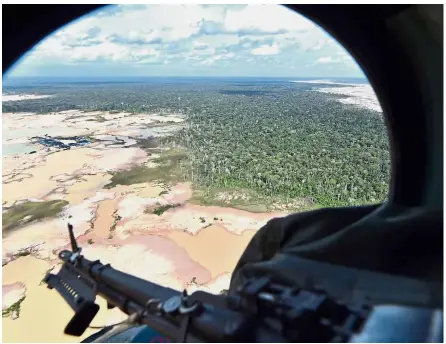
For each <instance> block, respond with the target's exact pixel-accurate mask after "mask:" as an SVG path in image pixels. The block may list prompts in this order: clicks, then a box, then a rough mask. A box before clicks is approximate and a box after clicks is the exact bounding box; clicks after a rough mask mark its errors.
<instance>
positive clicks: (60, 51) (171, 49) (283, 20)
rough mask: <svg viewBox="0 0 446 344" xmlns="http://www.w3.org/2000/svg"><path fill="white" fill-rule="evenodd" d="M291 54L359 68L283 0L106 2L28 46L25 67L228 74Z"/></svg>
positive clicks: (310, 62)
mask: <svg viewBox="0 0 446 344" xmlns="http://www.w3.org/2000/svg"><path fill="white" fill-rule="evenodd" d="M293 59H295V60H297V59H299V64H298V65H296V66H295V68H294V73H297V74H298V73H304V74H305V73H311V74H312V76H316V75H317V73H318V68H319V70H326V69H327V68H328V66H330V65H333V64H336V65H337V66H341V65H342V66H353V67H351V68H350V67H349V68H350V69H351V70H354V68H356V70H358V68H357V66H356V65H354V63H352V59H351V57H350V56H349V55H348V54H346V53H345V51H344V50H343V49H342V48H340V46H339V44H338V43H337V42H335V41H334V40H333V39H332V38H331V37H330V36H329V35H328V34H327V33H326V32H324V31H323V30H322V29H320V28H319V27H318V26H316V25H315V24H313V23H312V22H311V21H309V20H308V19H306V18H304V17H303V16H300V15H298V14H296V13H294V12H293V11H291V10H288V9H286V8H285V7H282V6H278V5H257V4H252V5H237V6H235V5H234V6H232V5H172V4H166V5H118V6H111V7H108V8H106V9H103V10H101V11H99V12H96V13H95V14H93V15H91V16H90V17H85V18H81V19H80V20H78V21H76V22H74V23H72V24H70V25H68V26H66V27H64V28H62V29H61V30H59V31H58V32H56V33H55V34H53V35H52V36H50V37H49V38H48V39H46V40H44V41H43V42H42V43H41V44H39V45H38V46H37V47H36V48H35V49H34V50H33V51H31V52H30V53H29V54H27V57H26V58H25V59H24V62H23V65H26V66H27V68H25V69H23V70H24V71H26V72H28V71H29V70H32V69H33V68H34V70H36V71H37V72H39V71H40V70H46V71H48V70H51V68H46V66H56V67H58V68H54V70H58V71H60V70H63V68H64V66H75V65H76V64H78V65H79V66H80V67H79V70H80V71H82V70H86V69H85V68H87V66H91V67H90V68H91V70H93V71H94V70H95V69H94V66H106V67H103V68H102V67H101V68H102V69H104V70H105V69H106V68H109V71H110V73H111V74H113V73H114V72H115V69H114V68H113V66H115V65H116V66H117V65H119V66H120V67H122V68H127V69H128V70H132V69H134V68H140V67H139V66H142V67H141V68H140V69H138V71H141V70H143V68H145V67H147V66H148V65H150V64H159V65H163V64H166V65H170V66H169V68H172V67H173V66H175V68H177V69H176V72H175V73H176V75H180V74H181V73H180V74H178V70H180V71H181V68H183V69H184V70H185V71H186V70H189V71H190V70H199V69H197V68H198V67H199V66H212V68H214V70H218V68H221V70H222V73H232V74H243V73H245V71H246V70H250V71H251V73H255V71H256V70H257V71H258V72H259V73H261V72H263V71H265V67H269V68H267V70H268V72H269V73H272V74H274V73H276V72H277V73H278V74H280V73H282V74H285V75H286V74H287V71H289V70H290V66H291V64H292V63H293ZM257 64H258V67H256V66H257ZM144 66H145V67H144ZM305 66H307V67H305ZM41 67H42V68H41ZM43 67H45V68H43ZM83 68H84V69H83ZM287 68H288V69H287ZM322 68H325V69H322ZM16 70H20V65H19V66H18V67H17V68H16ZM166 70H167V69H166ZM167 72H168V70H167ZM87 73H88V72H87ZM172 73H173V72H172ZM185 73H186V72H185Z"/></svg>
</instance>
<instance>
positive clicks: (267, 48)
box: [251, 44, 280, 55]
mask: <svg viewBox="0 0 446 344" xmlns="http://www.w3.org/2000/svg"><path fill="white" fill-rule="evenodd" d="M279 52H280V49H279V46H278V45H277V44H273V45H266V44H265V45H262V46H261V47H258V48H255V49H253V50H251V54H252V55H277V54H278V53H279Z"/></svg>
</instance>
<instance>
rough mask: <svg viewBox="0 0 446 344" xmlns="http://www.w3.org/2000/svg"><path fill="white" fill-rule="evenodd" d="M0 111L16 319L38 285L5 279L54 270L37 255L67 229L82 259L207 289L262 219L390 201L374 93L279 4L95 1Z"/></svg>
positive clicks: (49, 46)
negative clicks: (91, 9) (101, 4)
mask: <svg viewBox="0 0 446 344" xmlns="http://www.w3.org/2000/svg"><path fill="white" fill-rule="evenodd" d="M2 110H3V142H2V144H3V157H2V159H3V209H4V212H3V235H4V239H3V251H4V253H3V255H4V257H7V258H4V263H5V259H6V263H7V264H8V265H9V267H8V266H7V267H6V268H7V270H5V269H6V268H4V270H3V273H4V278H5V276H6V279H8V281H10V284H11V286H10V288H9V289H8V290H9V291H10V293H9V291H7V293H9V295H10V297H9V299H8V300H9V301H10V302H9V301H8V302H9V304H8V305H9V306H8V307H9V308H10V309H11V312H10V314H9V313H8V314H9V315H11V317H16V316H19V315H18V313H17V311H15V310H16V309H19V308H20V303H21V301H23V295H25V294H24V293H29V288H34V284H35V283H34V284H32V283H31V282H30V284H29V285H28V284H27V282H26V281H25V284H26V290H25V289H23V285H24V284H23V283H22V282H20V283H19V280H18V277H17V274H20V273H21V272H22V271H24V269H26V271H29V274H30V276H31V277H30V281H31V280H32V276H34V275H32V274H34V272H31V271H35V274H36V275H38V274H43V273H44V272H45V271H46V269H48V268H52V266H48V264H46V263H42V261H41V260H39V259H37V258H35V257H38V256H40V257H42V256H44V257H47V258H48V260H50V261H52V259H54V258H55V257H56V254H57V252H58V250H60V248H61V247H63V246H64V245H66V244H67V243H68V237H67V238H65V237H63V236H61V232H62V230H61V228H63V229H64V228H65V223H66V222H67V221H70V222H72V223H73V225H74V228H75V234H76V236H77V237H78V238H79V240H80V242H81V244H82V246H83V247H84V249H85V253H86V254H87V253H91V254H92V255H94V256H98V257H101V259H102V260H104V261H107V262H110V263H111V265H112V266H115V267H116V268H119V269H123V270H125V271H126V272H128V273H131V274H135V275H137V276H139V277H142V278H145V279H149V280H151V281H153V282H155V283H160V284H162V285H165V286H168V287H171V288H175V289H179V290H181V289H182V288H184V287H186V288H188V289H190V290H196V289H199V288H203V289H206V290H208V291H211V292H215V293H218V292H220V291H221V290H224V289H227V287H228V284H229V280H230V272H231V271H232V270H233V269H234V266H235V264H236V263H237V260H238V259H239V257H240V254H241V253H242V252H243V250H244V248H245V247H246V245H247V243H248V242H249V240H250V239H251V237H252V236H253V234H254V233H255V232H256V231H257V230H258V229H259V228H260V227H261V226H262V225H264V224H265V223H266V222H267V221H268V220H269V219H271V218H273V217H277V216H284V215H286V214H289V213H294V212H300V211H306V210H310V209H315V208H320V207H338V206H353V205H363V204H372V203H379V202H383V201H385V200H386V198H387V193H388V184H389V169H390V167H389V166H390V158H389V142H388V137H387V132H386V127H385V123H384V120H383V114H382V111H381V108H380V106H379V103H378V101H377V99H376V96H375V94H374V92H373V90H372V88H371V86H370V85H369V83H368V81H367V79H366V78H365V76H364V75H363V73H362V72H361V70H360V68H359V67H358V65H357V64H356V63H355V62H354V60H353V58H352V57H351V56H350V55H349V54H348V53H347V52H346V51H345V50H344V49H343V48H342V47H341V46H340V45H339V43H337V42H336V41H335V40H334V39H333V38H332V37H330V36H329V35H328V34H327V33H326V32H325V31H323V30H322V29H321V28H320V27H318V26H316V25H315V24H314V23H312V22H311V21H309V20H308V19H306V18H304V17H302V16H301V15H299V14H297V13H295V12H293V11H290V10H288V9H287V8H285V7H281V6H278V5H119V6H107V7H105V8H103V9H100V10H99V11H96V12H94V13H92V14H90V15H88V16H86V17H83V18H81V19H79V20H78V21H76V22H74V23H72V24H70V25H67V26H66V27H63V28H62V29H60V30H59V31H57V32H55V33H54V34H52V35H50V36H49V37H48V38H46V39H45V40H44V41H42V42H41V43H39V44H38V45H37V46H36V47H35V48H33V49H32V50H31V51H29V52H28V53H27V54H26V55H25V56H24V57H23V58H22V59H21V60H20V61H19V62H18V63H16V65H15V66H14V67H13V68H12V70H11V71H9V73H8V76H7V77H6V78H4V80H3V96H2ZM154 233H156V234H157V235H154ZM110 247H113V249H112V250H110ZM228 248H230V249H228ZM25 255H26V256H30V257H27V260H23V259H16V258H17V257H21V256H25ZM123 262H125V264H123ZM147 266H150V267H151V268H150V269H147ZM39 276H40V275H39ZM42 276H43V275H42ZM20 281H21V280H20ZM8 283H9V282H8ZM35 288H40V287H35ZM22 289H23V290H22ZM36 290H37V289H36ZM18 291H20V292H18ZM22 291H23V293H22ZM39 293H42V294H41V297H42V298H43V299H45V297H51V299H52V296H48V295H50V294H48V293H51V292H50V291H41V290H40V289H38V290H37V291H36V292H35V293H34V294H32V295H37V294H39ZM29 294H31V293H29ZM39 295H40V294H39ZM6 298H8V297H7V296H6ZM58 301H60V303H63V300H58ZM33 302H35V305H34V306H33V303H32V302H29V303H28V304H29V310H28V312H33V310H32V309H35V312H36V314H35V316H33V319H39V318H41V316H39V310H40V307H39V306H38V302H39V298H35V299H34V300H33ZM55 302H56V301H55ZM4 303H5V288H4ZM23 307H26V305H23ZM9 308H8V309H9ZM14 312H15V313H14ZM51 314H53V315H54V316H53V315H51ZM51 314H47V316H46V317H47V318H46V319H45V324H48V326H46V325H44V324H42V326H41V329H42V333H37V332H33V333H32V339H31V337H29V338H28V337H27V336H28V335H31V334H29V333H28V331H19V327H17V329H16V330H17V331H16V330H14V328H15V327H14V326H9V327H8V325H5V326H4V335H5V338H6V339H5V338H4V339H5V341H22V342H27V341H48V340H49V339H48V338H49V337H48V333H50V332H51V333H52V332H54V331H53V330H54V328H53V327H54V326H52V325H50V324H52V323H53V322H52V321H51V320H48V319H49V318H50V317H53V318H54V319H53V320H54V322H55V323H59V322H57V319H56V318H57V317H58V315H57V314H58V312H52V313H51ZM9 315H8V316H9ZM24 319H25V320H26V318H25V317H24ZM107 319H108V318H107ZM14 321H23V320H20V318H19V319H16V320H14ZM111 322H113V321H111ZM23 326H26V324H24V325H23ZM45 326H46V327H45ZM50 326H52V328H51V329H50ZM20 328H24V327H20ZM59 332H60V336H59V337H57V338H55V341H61V342H63V341H65V339H66V337H63V335H62V331H59ZM59 332H58V333H59ZM53 339H54V338H53ZM56 339H57V340H56Z"/></svg>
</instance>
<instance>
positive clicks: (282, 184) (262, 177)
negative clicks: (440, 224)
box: [2, 80, 390, 206]
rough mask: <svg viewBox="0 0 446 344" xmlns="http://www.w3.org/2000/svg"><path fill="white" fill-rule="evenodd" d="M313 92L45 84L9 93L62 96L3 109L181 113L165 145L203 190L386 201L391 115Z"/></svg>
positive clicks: (204, 85) (210, 83)
mask: <svg viewBox="0 0 446 344" xmlns="http://www.w3.org/2000/svg"><path fill="white" fill-rule="evenodd" d="M311 87H314V85H306V84H296V83H290V82H285V81H276V82H274V81H265V80H257V81H253V80H245V81H241V80H237V81H233V80H224V81H221V80H195V81H194V80H188V81H181V80H173V81H171V82H168V81H165V80H163V81H156V82H133V83H131V82H128V83H126V82H120V83H96V82H91V83H89V82H82V83H63V82H61V83H43V84H40V85H31V86H27V87H24V86H10V87H6V88H4V92H5V91H6V92H7V93H33V94H50V95H54V96H53V97H51V98H44V99H36V100H26V101H16V102H4V103H3V104H2V110H3V112H22V111H26V112H38V113H49V112H56V111H62V110H69V109H81V110H109V111H111V110H113V111H129V112H132V113H144V112H157V113H182V114H185V115H187V121H186V125H185V127H184V128H183V129H182V130H181V131H180V132H179V133H177V134H176V135H175V136H172V137H169V138H167V139H165V140H164V144H165V145H176V146H181V147H183V148H185V150H186V152H187V157H188V158H187V159H186V160H185V161H183V162H182V164H183V167H184V168H185V170H186V171H187V176H188V179H190V180H192V181H193V182H194V183H195V184H196V185H198V186H200V187H207V188H213V187H217V188H244V189H252V190H254V191H256V192H257V193H259V194H262V195H265V196H283V197H286V198H287V199H302V198H305V199H308V200H311V201H312V202H313V203H314V204H316V205H321V206H341V205H351V204H365V203H375V202H381V201H383V200H384V199H385V198H386V197H387V193H388V179H389V166H390V159H389V144H388V137H387V133H386V128H385V124H384V121H383V118H382V115H381V114H379V113H377V112H374V111H371V110H367V109H362V108H358V107H355V106H350V105H344V104H342V103H340V102H337V101H335V99H334V98H335V96H334V95H328V94H324V93H319V92H315V91H312V90H311ZM318 87H319V85H318ZM321 87H323V86H322V85H321ZM338 97H339V96H338Z"/></svg>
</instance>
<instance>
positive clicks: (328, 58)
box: [316, 56, 334, 64]
mask: <svg viewBox="0 0 446 344" xmlns="http://www.w3.org/2000/svg"><path fill="white" fill-rule="evenodd" d="M332 62H334V60H333V58H332V57H331V56H326V57H320V58H318V59H317V60H316V64H319V63H332Z"/></svg>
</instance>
